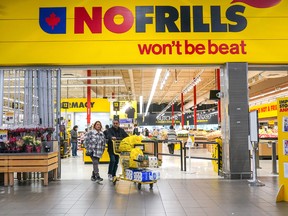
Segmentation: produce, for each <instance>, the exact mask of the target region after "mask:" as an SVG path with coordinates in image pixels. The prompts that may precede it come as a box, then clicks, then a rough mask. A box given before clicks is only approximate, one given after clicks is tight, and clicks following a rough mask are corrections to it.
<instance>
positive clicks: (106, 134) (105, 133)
mask: <svg viewBox="0 0 288 216" xmlns="http://www.w3.org/2000/svg"><path fill="white" fill-rule="evenodd" d="M108 130H109V125H105V130H104V132H103V133H104V135H105V139H108Z"/></svg>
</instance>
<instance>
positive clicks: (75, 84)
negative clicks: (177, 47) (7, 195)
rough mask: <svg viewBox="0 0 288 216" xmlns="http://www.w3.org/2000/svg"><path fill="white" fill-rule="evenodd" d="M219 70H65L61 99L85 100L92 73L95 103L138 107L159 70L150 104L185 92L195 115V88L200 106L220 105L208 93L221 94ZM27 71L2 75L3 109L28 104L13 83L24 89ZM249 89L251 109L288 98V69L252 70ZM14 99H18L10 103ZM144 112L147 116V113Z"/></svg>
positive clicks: (187, 106)
mask: <svg viewBox="0 0 288 216" xmlns="http://www.w3.org/2000/svg"><path fill="white" fill-rule="evenodd" d="M160 69H161V70H160ZM217 69H219V67H218V66H199V67H192V66H162V67H160V66H149V65H148V66H133V67H130V66H123V67H122V66H121V67H120V66H113V67H112V66H111V68H108V67H101V68H100V67H94V68H93V67H89V68H77V67H75V68H68V67H63V68H61V98H63V99H64V98H86V97H87V86H88V84H89V83H88V80H89V79H88V74H87V73H88V71H90V73H91V76H90V82H91V84H89V85H90V86H91V97H92V98H107V99H108V100H109V101H130V100H136V101H137V102H139V97H140V96H143V103H144V104H147V102H148V101H149V97H150V93H151V90H152V86H153V82H154V78H155V75H156V74H157V73H158V74H159V71H161V73H160V76H159V81H158V83H157V86H156V88H155V93H154V96H153V98H152V100H151V104H158V105H160V104H161V105H162V104H169V103H172V101H174V102H175V103H176V104H178V105H179V104H180V103H181V93H183V98H184V104H185V105H184V108H185V111H187V110H189V109H190V111H191V110H192V109H191V108H192V107H193V105H194V104H193V100H194V94H193V89H194V88H193V87H192V88H191V86H194V85H195V84H197V85H196V97H197V106H198V105H205V104H208V105H213V104H215V106H216V104H217V101H216V100H209V94H210V90H216V89H217V83H216V70H217ZM18 71H19V70H18ZM24 71H25V70H22V69H21V70H20V72H17V69H15V70H13V69H9V70H7V73H4V76H5V74H6V75H7V76H8V77H5V78H4V89H5V90H4V97H3V98H4V108H6V109H11V107H10V106H9V103H10V102H11V103H12V102H17V101H20V102H19V103H20V104H21V103H22V104H24V98H23V97H24V94H20V96H19V98H18V96H17V93H16V94H15V93H13V91H16V90H19V88H18V87H17V88H16V87H15V85H14V83H18V81H19V83H18V84H19V85H20V86H23V83H22V84H21V80H24ZM157 71H158V72H157ZM220 71H221V70H220ZM17 76H18V81H17V80H16V79H17ZM19 76H20V78H19ZM21 77H22V78H21ZM11 79H12V80H11ZM13 79H15V82H13ZM19 85H18V86H19ZM248 88H249V104H250V106H253V105H259V104H263V103H269V102H273V101H276V98H279V97H285V96H288V65H284V66H283V65H281V66H279V65H278V66H274V65H270V66H257V65H255V66H250V65H249V67H248ZM22 91H24V90H22V89H20V90H19V91H18V92H20V93H21V92H22ZM13 95H14V99H13V98H11V97H13ZM7 103H8V105H7ZM143 112H145V110H144V109H143Z"/></svg>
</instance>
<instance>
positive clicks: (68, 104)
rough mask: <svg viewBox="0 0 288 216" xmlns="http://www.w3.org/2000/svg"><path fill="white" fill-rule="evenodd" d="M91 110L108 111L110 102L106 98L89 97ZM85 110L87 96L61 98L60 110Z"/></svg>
mask: <svg viewBox="0 0 288 216" xmlns="http://www.w3.org/2000/svg"><path fill="white" fill-rule="evenodd" d="M90 104H91V112H110V102H109V101H108V100H107V99H102V98H91V103H90ZM65 111H67V112H86V111H87V98H68V99H61V112H65Z"/></svg>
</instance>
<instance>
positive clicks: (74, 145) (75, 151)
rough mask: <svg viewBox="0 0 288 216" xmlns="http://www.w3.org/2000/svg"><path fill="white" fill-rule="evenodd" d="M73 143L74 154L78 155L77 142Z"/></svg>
mask: <svg viewBox="0 0 288 216" xmlns="http://www.w3.org/2000/svg"><path fill="white" fill-rule="evenodd" d="M71 145H72V156H77V142H71Z"/></svg>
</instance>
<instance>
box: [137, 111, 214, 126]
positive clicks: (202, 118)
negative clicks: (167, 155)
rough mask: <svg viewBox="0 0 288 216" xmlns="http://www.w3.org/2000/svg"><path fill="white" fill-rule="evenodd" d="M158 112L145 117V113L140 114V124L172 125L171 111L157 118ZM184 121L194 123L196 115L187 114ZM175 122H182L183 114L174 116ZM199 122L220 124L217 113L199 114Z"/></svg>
mask: <svg viewBox="0 0 288 216" xmlns="http://www.w3.org/2000/svg"><path fill="white" fill-rule="evenodd" d="M157 115H158V114H149V115H147V116H145V118H143V115H138V118H137V123H138V125H139V126H143V125H171V124H172V116H171V113H165V114H164V115H162V116H161V117H159V118H158V119H157V118H156V117H157ZM184 121H185V122H186V123H187V124H188V125H194V116H193V114H185V115H184ZM174 124H176V125H177V124H178V125H180V124H181V116H178V115H175V116H174ZM197 124H198V125H206V124H218V117H217V114H216V115H215V114H211V113H206V114H197Z"/></svg>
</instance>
